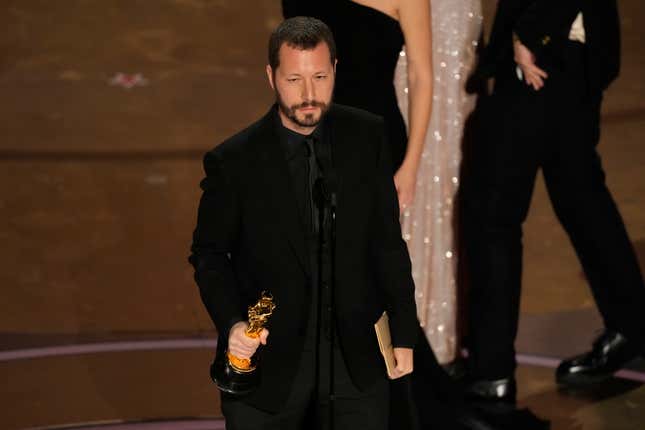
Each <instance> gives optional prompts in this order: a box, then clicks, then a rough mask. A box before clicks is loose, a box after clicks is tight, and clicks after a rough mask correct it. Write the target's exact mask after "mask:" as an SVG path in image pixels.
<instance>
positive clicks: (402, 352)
mask: <svg viewBox="0 0 645 430" xmlns="http://www.w3.org/2000/svg"><path fill="white" fill-rule="evenodd" d="M394 360H395V361H396V367H395V368H394V371H393V372H392V375H390V379H398V378H400V377H401V376H405V375H407V374H409V373H412V370H413V369H414V364H413V360H414V359H413V350H412V348H394Z"/></svg>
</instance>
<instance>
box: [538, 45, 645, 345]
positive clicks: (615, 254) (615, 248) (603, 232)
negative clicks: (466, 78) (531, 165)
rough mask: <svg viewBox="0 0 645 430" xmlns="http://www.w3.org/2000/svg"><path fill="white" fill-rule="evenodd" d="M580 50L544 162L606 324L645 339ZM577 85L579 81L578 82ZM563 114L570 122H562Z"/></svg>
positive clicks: (644, 291)
mask: <svg viewBox="0 0 645 430" xmlns="http://www.w3.org/2000/svg"><path fill="white" fill-rule="evenodd" d="M576 53H577V54H578V55H580V49H575V48H573V49H570V55H568V56H567V58H568V61H569V62H568V64H567V66H568V67H567V69H565V73H566V74H565V76H563V77H562V79H563V81H564V82H562V85H561V87H562V91H558V92H557V93H552V96H553V97H557V99H556V100H554V101H553V102H552V105H553V106H558V107H560V108H562V110H560V109H556V110H554V111H553V113H554V117H553V119H552V120H553V122H554V123H556V124H557V125H558V126H557V127H556V129H555V130H554V132H555V134H556V136H558V137H559V138H558V139H554V140H553V142H554V145H553V147H552V148H550V150H549V156H548V157H547V158H546V160H545V162H544V166H543V171H544V178H545V182H546V185H547V190H548V192H549V197H550V198H551V202H552V204H553V208H554V210H555V212H556V215H557V216H558V219H559V220H560V222H561V224H562V226H563V227H564V228H565V230H566V232H567V234H568V235H569V238H570V240H571V243H572V244H573V246H574V248H575V250H576V253H577V255H578V258H579V259H580V262H581V264H582V267H583V269H584V272H585V275H586V277H587V280H588V282H589V285H590V287H591V290H592V292H593V296H594V299H595V301H596V303H597V306H598V309H599V311H600V313H601V315H602V316H603V319H604V322H605V325H606V326H607V327H608V328H610V329H613V330H616V331H619V332H620V333H622V334H623V335H625V336H627V338H628V339H629V338H632V339H637V341H643V340H645V322H644V321H645V320H644V319H643V318H642V312H643V309H645V285H644V284H643V277H642V274H641V271H640V268H639V265H638V260H637V258H636V254H635V252H634V249H633V247H632V244H631V242H630V240H629V237H628V235H627V231H626V229H625V226H624V223H623V220H622V217H621V216H620V213H619V211H618V209H617V207H616V204H615V202H614V200H613V198H612V196H611V194H610V192H609V190H608V189H607V186H606V184H605V173H604V172H603V169H602V163H601V160H600V156H599V154H598V152H597V150H596V147H597V145H598V142H599V138H600V102H601V95H600V94H597V95H589V94H588V93H587V91H588V90H587V89H586V88H585V87H584V86H581V85H580V84H579V81H580V79H579V77H580V76H582V75H584V70H583V62H582V61H581V60H578V61H576V59H577V56H576ZM576 83H578V84H577V85H576ZM563 118H565V119H566V120H564V121H563V120H562V119H563Z"/></svg>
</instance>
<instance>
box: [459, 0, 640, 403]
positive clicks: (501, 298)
mask: <svg viewBox="0 0 645 430" xmlns="http://www.w3.org/2000/svg"><path fill="white" fill-rule="evenodd" d="M619 62H620V34H619V21H618V11H617V5H616V1H615V0H596V1H569V2H555V1H550V0H538V1H513V0H500V1H499V3H498V10H497V15H496V19H495V23H494V26H493V30H492V34H491V38H490V43H489V46H488V48H487V49H486V51H485V53H484V58H483V61H482V63H481V67H480V68H479V70H478V74H479V75H480V76H482V77H484V78H488V77H493V78H495V86H494V90H493V94H492V96H491V97H490V99H489V100H488V101H487V107H486V111H485V113H484V121H483V124H482V135H481V136H480V139H479V142H478V145H477V147H476V148H475V150H476V151H477V153H476V155H475V156H474V157H473V160H474V163H473V166H474V171H473V172H472V174H473V175H474V178H475V180H474V181H473V182H472V183H473V187H472V189H469V190H468V192H467V193H466V195H465V201H466V206H467V208H466V211H467V215H468V218H469V221H468V223H467V225H468V228H469V234H468V238H469V240H468V243H467V245H468V247H469V252H468V254H469V255H468V257H469V262H470V263H471V268H472V272H471V280H472V285H471V289H472V300H471V308H470V315H469V316H470V321H471V324H470V330H469V352H470V356H469V364H470V366H469V367H470V375H471V378H472V381H471V382H472V383H471V385H470V388H469V391H470V394H471V395H472V397H473V398H474V399H475V400H481V401H483V402H489V403H491V404H492V403H498V404H514V402H515V397H516V387H515V379H514V372H515V367H516V362H515V349H514V341H515V337H516V334H517V325H518V318H519V302H520V284H521V275H522V242H521V237H522V224H523V222H524V220H525V218H526V215H527V212H528V209H529V203H530V200H531V195H532V191H533V186H534V183H535V177H536V174H537V171H538V169H540V168H541V169H542V173H543V175H544V179H545V182H546V186H547V190H548V193H549V197H550V199H551V202H552V204H553V208H554V210H555V213H556V215H557V216H558V219H559V220H560V222H561V224H562V226H563V227H564V229H565V230H566V232H567V234H568V235H569V238H570V240H571V243H572V244H573V247H574V248H575V251H576V253H577V255H578V258H579V259H580V262H581V264H582V267H583V269H584V272H585V274H586V276H587V279H588V282H589V285H590V287H591V290H592V292H593V296H594V299H595V301H596V304H597V306H598V309H599V310H600V313H601V315H602V317H603V319H604V323H605V331H604V332H603V333H602V335H601V336H600V337H599V338H598V339H597V340H596V342H595V343H594V344H593V347H592V349H591V351H589V352H587V353H585V354H582V355H580V356H577V357H575V358H573V359H570V360H565V361H564V362H562V363H561V364H560V367H559V368H558V370H557V381H558V382H559V383H561V384H566V385H580V384H586V383H590V382H593V381H598V380H601V379H603V378H607V377H609V376H610V375H611V374H612V373H613V372H614V371H616V370H617V369H619V368H620V367H621V366H623V365H624V364H625V363H626V362H627V361H629V360H630V359H631V358H633V357H635V356H636V355H637V354H639V353H640V352H642V351H643V345H644V341H645V320H644V319H643V318H642V315H641V313H642V310H643V309H644V308H645V287H644V286H643V279H642V275H641V272H640V269H639V267H638V263H637V260H636V257H635V255H634V250H633V248H632V245H631V243H630V241H629V238H628V236H627V232H626V231H625V227H624V225H623V221H622V219H621V216H620V214H619V212H618V209H617V208H616V204H615V203H614V200H613V199H612V196H611V194H610V193H609V190H608V189H607V187H606V185H605V174H604V172H603V170H602V164H601V161H600V156H599V154H598V152H597V150H596V147H597V145H598V141H599V137H600V128H599V125H600V107H601V101H602V96H603V91H604V90H605V89H606V88H607V87H608V86H609V84H610V83H611V82H612V81H613V80H614V79H615V78H616V76H617V75H618V70H619Z"/></svg>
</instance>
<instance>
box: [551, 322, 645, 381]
mask: <svg viewBox="0 0 645 430" xmlns="http://www.w3.org/2000/svg"><path fill="white" fill-rule="evenodd" d="M642 351H643V345H642V344H640V343H636V342H631V341H629V340H627V338H626V337H625V336H623V335H622V334H620V333H618V332H615V331H611V330H606V331H605V332H604V333H602V334H601V335H600V336H599V337H598V339H596V341H595V342H594V343H593V348H592V349H591V351H589V352H587V353H585V354H581V355H578V356H575V357H573V358H570V359H568V360H564V361H563V362H562V363H560V365H559V366H558V369H557V370H556V372H555V380H556V381H557V383H558V384H561V385H569V386H584V385H589V384H593V383H596V382H600V381H603V380H605V379H608V378H609V377H611V375H612V374H613V373H614V372H616V371H617V370H618V369H620V368H622V367H623V366H624V365H625V364H626V363H627V362H629V361H631V360H632V359H634V358H636V357H637V356H638V355H639V354H640V353H641V352H642Z"/></svg>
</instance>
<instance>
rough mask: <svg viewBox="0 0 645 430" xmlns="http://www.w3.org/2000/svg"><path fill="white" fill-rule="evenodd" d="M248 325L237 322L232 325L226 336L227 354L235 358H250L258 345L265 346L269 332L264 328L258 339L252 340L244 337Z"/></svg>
mask: <svg viewBox="0 0 645 430" xmlns="http://www.w3.org/2000/svg"><path fill="white" fill-rule="evenodd" d="M248 327H249V324H248V323H247V322H246V321H239V322H236V323H235V324H233V327H231V331H230V332H229V335H228V352H230V353H231V354H233V355H234V356H236V357H237V358H251V356H252V355H253V354H255V351H257V350H258V347H259V346H260V344H262V345H266V344H267V337H268V336H269V331H268V330H267V329H265V328H263V329H262V331H261V332H260V337H258V338H255V339H254V338H252V337H249V336H247V335H246V329H247V328H248Z"/></svg>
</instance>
